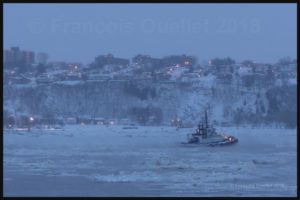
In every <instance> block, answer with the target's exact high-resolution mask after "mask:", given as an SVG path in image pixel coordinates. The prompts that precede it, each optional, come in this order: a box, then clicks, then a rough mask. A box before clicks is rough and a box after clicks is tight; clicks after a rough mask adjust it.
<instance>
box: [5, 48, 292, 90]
mask: <svg viewBox="0 0 300 200" xmlns="http://www.w3.org/2000/svg"><path fill="white" fill-rule="evenodd" d="M48 58H49V56H48V54H47V53H38V54H37V55H35V53H34V52H32V51H26V50H21V49H20V48H19V47H11V49H10V50H5V51H4V76H3V77H4V79H3V84H4V85H14V84H51V83H55V82H59V83H66V84H70V83H72V82H73V83H74V84H76V83H77V82H78V81H97V80H142V79H144V80H152V81H171V82H173V81H176V82H197V81H200V80H201V78H202V77H205V76H207V75H210V74H212V75H215V76H216V77H217V80H218V82H220V83H223V84H229V85H230V84H232V81H233V79H234V78H235V77H240V78H241V83H242V85H243V86H245V87H253V86H257V87H261V86H268V85H273V84H274V81H275V80H276V79H282V80H283V81H287V80H288V79H289V78H296V76H297V61H296V60H292V59H290V58H288V57H287V58H283V59H281V60H279V62H278V63H276V64H266V63H261V62H253V61H249V60H245V61H243V62H242V63H236V62H235V61H234V60H233V59H231V58H229V57H228V58H223V59H222V58H215V59H212V60H209V61H208V62H207V63H206V64H201V65H200V64H198V62H197V59H196V57H194V56H188V55H170V56H166V57H163V58H153V57H151V56H150V55H136V56H135V57H133V58H132V59H131V62H130V60H129V59H125V58H117V57H114V55H112V54H107V55H98V56H96V57H95V59H94V61H92V62H91V63H90V64H89V65H87V66H85V65H82V64H81V63H77V62H63V61H61V62H48Z"/></svg>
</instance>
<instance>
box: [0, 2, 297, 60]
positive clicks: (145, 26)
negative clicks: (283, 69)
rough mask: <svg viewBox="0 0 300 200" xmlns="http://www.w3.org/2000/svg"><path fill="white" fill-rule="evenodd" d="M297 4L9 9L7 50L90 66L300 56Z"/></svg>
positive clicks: (34, 6)
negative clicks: (110, 61) (176, 58)
mask: <svg viewBox="0 0 300 200" xmlns="http://www.w3.org/2000/svg"><path fill="white" fill-rule="evenodd" d="M296 17H297V7H296V4H4V49H9V48H10V47H11V46H19V47H20V48H21V49H25V50H32V51H35V52H47V53H48V54H49V57H50V58H49V60H51V61H79V62H82V63H85V64H86V63H90V62H91V61H92V60H93V59H94V57H95V56H96V55H99V54H107V53H112V54H114V55H115V56H116V57H122V58H132V57H133V56H135V55H136V54H138V53H141V54H149V55H151V56H152V57H158V58H159V57H163V56H166V55H170V54H187V55H194V56H197V57H198V59H199V61H202V60H209V59H211V58H215V57H227V56H230V57H232V58H234V59H235V60H237V61H242V60H244V59H251V60H254V61H262V62H267V63H274V62H276V61H277V60H278V58H281V57H284V56H290V57H292V58H296V50H297V49H296V48H297V19H296Z"/></svg>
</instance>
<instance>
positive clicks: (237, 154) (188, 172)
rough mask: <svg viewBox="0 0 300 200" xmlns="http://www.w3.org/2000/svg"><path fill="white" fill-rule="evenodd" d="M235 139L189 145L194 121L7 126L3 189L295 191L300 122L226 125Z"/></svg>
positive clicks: (45, 192)
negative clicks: (183, 124) (298, 125)
mask: <svg viewBox="0 0 300 200" xmlns="http://www.w3.org/2000/svg"><path fill="white" fill-rule="evenodd" d="M216 128H217V131H218V132H220V133H224V134H227V135H232V136H235V137H237V138H238V139H239V142H238V143H237V144H234V145H232V146H220V147H203V146H199V145H184V144H182V143H181V142H184V141H185V140H186V134H187V133H190V132H192V131H193V129H187V128H185V129H179V130H176V128H175V127H138V128H137V129H123V127H122V126H111V127H107V126H96V125H86V126H81V125H72V126H65V127H64V129H63V130H42V131H41V130H34V129H33V130H32V131H31V132H26V131H18V130H15V131H4V136H3V139H4V141H3V143H4V147H3V153H4V160H3V167H4V171H3V175H4V177H3V178H4V186H3V188H4V191H3V192H4V196H94V197H96V196H296V195H297V130H296V129H294V130H288V129H275V128H274V129H273V128H259V129H252V128H241V127H240V128H224V127H223V128H222V127H216Z"/></svg>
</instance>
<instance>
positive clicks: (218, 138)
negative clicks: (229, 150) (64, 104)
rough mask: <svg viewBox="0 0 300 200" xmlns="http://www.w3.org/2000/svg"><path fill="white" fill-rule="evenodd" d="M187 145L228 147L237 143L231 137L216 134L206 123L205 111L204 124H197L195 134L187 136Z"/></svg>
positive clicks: (234, 138)
mask: <svg viewBox="0 0 300 200" xmlns="http://www.w3.org/2000/svg"><path fill="white" fill-rule="evenodd" d="M187 141H188V142H187V143H189V144H191V143H199V144H203V145H207V146H216V145H230V144H235V143H237V142H238V139H237V138H236V137H233V136H226V135H224V134H218V133H217V132H216V129H215V128H214V127H213V126H212V125H209V124H208V122H207V111H206V112H205V123H204V124H203V123H202V124H200V123H199V124H198V128H197V129H196V132H195V133H191V134H187Z"/></svg>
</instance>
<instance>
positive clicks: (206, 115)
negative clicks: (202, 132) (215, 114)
mask: <svg viewBox="0 0 300 200" xmlns="http://www.w3.org/2000/svg"><path fill="white" fill-rule="evenodd" d="M205 124H206V128H208V122H207V110H205Z"/></svg>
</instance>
